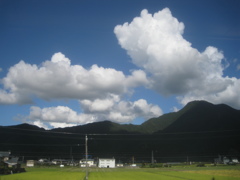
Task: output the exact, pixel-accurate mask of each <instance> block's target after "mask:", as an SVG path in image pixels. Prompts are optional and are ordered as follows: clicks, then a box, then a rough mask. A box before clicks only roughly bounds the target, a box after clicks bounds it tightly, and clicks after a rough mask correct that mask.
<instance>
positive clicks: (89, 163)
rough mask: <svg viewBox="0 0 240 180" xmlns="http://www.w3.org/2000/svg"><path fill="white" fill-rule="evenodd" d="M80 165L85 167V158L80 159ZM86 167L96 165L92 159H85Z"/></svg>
mask: <svg viewBox="0 0 240 180" xmlns="http://www.w3.org/2000/svg"><path fill="white" fill-rule="evenodd" d="M79 164H80V166H81V167H86V159H81V160H80V161H79ZM87 164H88V167H92V166H96V165H95V164H94V160H93V159H87Z"/></svg>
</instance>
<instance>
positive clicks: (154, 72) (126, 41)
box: [114, 8, 240, 108]
mask: <svg viewBox="0 0 240 180" xmlns="http://www.w3.org/2000/svg"><path fill="white" fill-rule="evenodd" d="M184 28H185V26H184V24H183V23H182V22H179V21H178V20H177V19H176V18H175V17H173V15H172V13H171V11H170V10H169V9H168V8H165V9H163V10H161V11H159V12H157V13H154V14H150V13H148V11H147V10H143V11H142V12H141V15H140V17H136V18H134V19H133V20H132V22H130V23H124V24H123V25H117V26H116V27H115V29H114V33H115V34H116V37H117V39H118V42H119V44H120V45H121V47H122V48H124V49H125V50H126V51H127V53H128V55H129V56H130V57H131V58H132V62H133V63H134V64H135V65H137V66H138V67H140V68H142V69H143V70H144V71H145V72H146V73H147V74H149V77H148V79H149V80H150V83H149V84H148V87H149V88H150V89H153V90H155V91H157V92H158V93H160V94H162V95H177V96H178V99H179V100H180V102H181V103H183V104H185V103H186V102H188V101H189V100H195V99H205V100H208V101H211V102H213V103H216V102H219V101H221V103H227V104H231V105H233V104H234V105H235V106H234V107H238V108H240V102H239V100H238V99H239V98H238V96H236V94H237V88H238V87H239V85H238V84H239V80H238V79H235V78H229V77H224V76H223V71H224V70H225V68H227V66H226V65H224V64H226V63H225V62H226V59H225V57H224V55H223V52H222V51H220V50H218V49H217V48H216V47H213V46H208V47H206V49H205V50H204V51H203V52H199V51H198V50H197V49H196V48H194V47H192V45H191V43H190V42H188V41H187V40H186V39H184V37H183V33H184Z"/></svg>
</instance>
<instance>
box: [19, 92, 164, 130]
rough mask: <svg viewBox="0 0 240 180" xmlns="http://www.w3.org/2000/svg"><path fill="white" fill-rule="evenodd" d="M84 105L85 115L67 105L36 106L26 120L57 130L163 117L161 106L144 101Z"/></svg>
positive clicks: (111, 100)
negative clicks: (107, 121) (94, 123)
mask: <svg viewBox="0 0 240 180" xmlns="http://www.w3.org/2000/svg"><path fill="white" fill-rule="evenodd" d="M80 104H81V106H82V108H83V112H82V113H77V112H76V111H74V110H72V109H70V108H69V107H66V106H57V107H48V108H40V107H37V106H32V107H31V110H30V114H29V115H28V116H27V117H25V118H24V119H25V121H26V122H28V123H30V124H35V125H38V126H40V127H44V128H46V127H54V128H56V127H68V126H74V125H79V124H87V123H91V122H97V121H103V120H111V121H113V122H117V123H129V122H132V121H133V120H134V119H135V118H138V117H142V118H144V119H145V120H148V119H149V118H152V117H158V116H160V115H162V110H161V109H160V108H159V107H158V106H157V105H153V104H148V103H147V101H146V100H143V99H140V100H138V101H134V102H130V101H122V100H120V99H119V98H118V97H116V96H110V97H109V98H108V99H103V100H101V99H96V100H93V101H90V100H82V101H80Z"/></svg>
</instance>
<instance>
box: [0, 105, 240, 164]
mask: <svg viewBox="0 0 240 180" xmlns="http://www.w3.org/2000/svg"><path fill="white" fill-rule="evenodd" d="M86 135H87V137H88V141H87V142H88V151H89V152H88V153H89V155H90V156H91V157H92V158H96V157H115V158H116V159H117V160H121V161H124V162H127V161H131V160H132V159H133V157H134V159H135V160H136V161H138V162H148V161H150V160H151V158H152V155H153V154H154V159H155V160H156V161H157V162H166V161H186V160H188V161H194V160H196V161H197V160H200V161H205V160H206V161H209V160H213V158H214V157H217V156H218V155H225V156H235V157H240V153H239V152H240V138H239V136H240V110H236V109H233V108H231V107H229V106H227V105H224V104H220V105H214V104H211V103H209V102H206V101H193V102H190V103H188V104H187V105H186V106H185V107H184V108H182V109H181V110H179V111H178V112H172V113H168V114H164V115H162V116H160V117H156V118H151V119H149V120H147V121H145V122H144V123H142V124H141V125H133V124H118V123H114V122H111V121H102V122H95V123H90V124H86V125H80V126H75V127H67V128H56V129H52V130H45V129H43V128H39V127H37V126H33V125H29V124H20V125H15V126H0V142H1V143H0V144H1V146H0V151H7V150H11V152H12V154H14V155H16V156H24V157H25V159H38V158H50V159H52V158H65V159H66V158H74V159H79V158H82V157H84V155H85V143H86Z"/></svg>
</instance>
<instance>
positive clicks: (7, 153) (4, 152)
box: [0, 151, 10, 157]
mask: <svg viewBox="0 0 240 180" xmlns="http://www.w3.org/2000/svg"><path fill="white" fill-rule="evenodd" d="M9 155H10V152H8V151H0V157H9Z"/></svg>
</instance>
